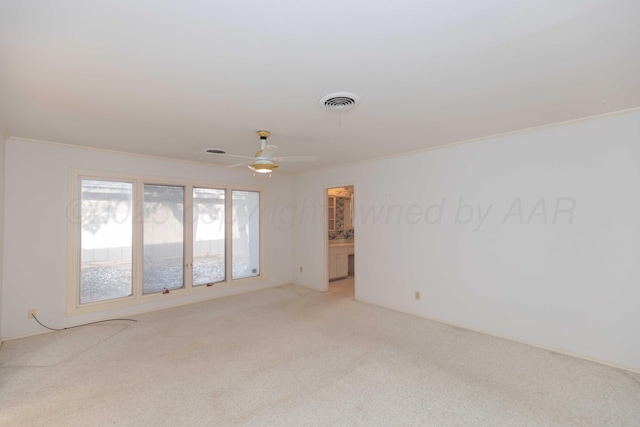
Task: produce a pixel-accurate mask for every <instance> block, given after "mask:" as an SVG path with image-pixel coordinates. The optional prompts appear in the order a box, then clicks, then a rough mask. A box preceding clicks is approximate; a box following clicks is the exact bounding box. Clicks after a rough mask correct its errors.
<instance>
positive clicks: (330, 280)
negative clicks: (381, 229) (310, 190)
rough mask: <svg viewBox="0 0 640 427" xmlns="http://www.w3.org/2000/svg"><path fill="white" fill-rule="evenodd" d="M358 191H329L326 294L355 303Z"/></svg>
mask: <svg viewBox="0 0 640 427" xmlns="http://www.w3.org/2000/svg"><path fill="white" fill-rule="evenodd" d="M354 200H355V187H354V186H353V185H344V186H341V187H331V188H327V190H326V201H327V204H326V206H327V211H326V212H327V221H326V224H327V233H326V242H327V244H326V246H327V258H326V259H327V290H328V291H329V292H333V293H336V294H339V295H342V296H345V297H349V298H351V299H355V282H356V280H355V272H356V269H355V265H356V262H355V246H356V245H355V227H354V221H353V219H354V215H353V213H354Z"/></svg>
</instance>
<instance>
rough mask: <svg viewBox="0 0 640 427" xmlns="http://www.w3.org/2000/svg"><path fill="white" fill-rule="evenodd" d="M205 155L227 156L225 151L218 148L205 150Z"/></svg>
mask: <svg viewBox="0 0 640 427" xmlns="http://www.w3.org/2000/svg"><path fill="white" fill-rule="evenodd" d="M207 153H210V154H227V152H226V151H225V150H222V149H220V148H207Z"/></svg>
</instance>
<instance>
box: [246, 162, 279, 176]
mask: <svg viewBox="0 0 640 427" xmlns="http://www.w3.org/2000/svg"><path fill="white" fill-rule="evenodd" d="M277 168H278V165H276V164H275V163H273V162H272V161H271V160H267V159H258V160H256V161H255V162H254V163H252V164H250V165H249V169H251V170H252V171H254V172H258V173H271V172H273V171H274V170H276V169H277Z"/></svg>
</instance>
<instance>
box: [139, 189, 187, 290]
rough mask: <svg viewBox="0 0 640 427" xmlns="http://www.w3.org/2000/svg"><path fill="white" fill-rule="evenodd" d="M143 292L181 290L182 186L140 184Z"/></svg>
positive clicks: (182, 279) (182, 262) (182, 285)
mask: <svg viewBox="0 0 640 427" xmlns="http://www.w3.org/2000/svg"><path fill="white" fill-rule="evenodd" d="M142 209H143V211H144V226H143V230H144V234H143V236H144V237H143V242H144V273H143V277H144V286H143V293H145V294H149V293H153V292H163V291H166V290H174V289H180V288H183V287H184V187H175V186H169V185H150V184H145V185H144V202H143V206H142Z"/></svg>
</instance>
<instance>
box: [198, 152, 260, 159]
mask: <svg viewBox="0 0 640 427" xmlns="http://www.w3.org/2000/svg"><path fill="white" fill-rule="evenodd" d="M209 154H213V155H214V156H219V157H238V158H240V159H250V160H253V159H254V157H251V156H239V155H237V154H226V153H225V154H215V153H209Z"/></svg>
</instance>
